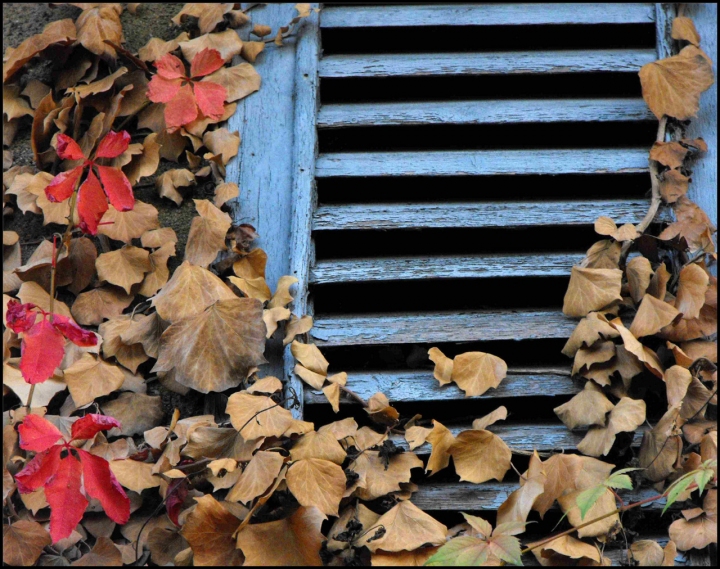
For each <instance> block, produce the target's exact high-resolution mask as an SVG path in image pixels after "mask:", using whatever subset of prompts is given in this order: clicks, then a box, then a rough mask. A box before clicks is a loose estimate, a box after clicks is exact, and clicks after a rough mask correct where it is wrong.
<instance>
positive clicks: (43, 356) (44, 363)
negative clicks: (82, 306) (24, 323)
mask: <svg viewBox="0 0 720 569" xmlns="http://www.w3.org/2000/svg"><path fill="white" fill-rule="evenodd" d="M64 355H65V340H64V338H63V335H62V334H61V333H60V332H58V330H57V329H56V328H55V327H54V326H53V325H52V324H51V323H50V322H49V321H48V320H45V319H43V320H41V321H40V322H38V323H37V324H35V325H34V326H33V327H32V328H30V329H29V330H28V331H27V332H25V335H24V336H23V341H22V345H21V346H20V371H21V372H22V375H23V378H25V381H27V382H28V383H42V382H43V381H45V380H46V379H47V378H48V377H50V376H51V375H52V374H53V372H54V371H55V368H56V367H57V366H59V365H60V362H61V361H62V359H63V356H64Z"/></svg>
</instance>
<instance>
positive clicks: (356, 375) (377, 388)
mask: <svg viewBox="0 0 720 569" xmlns="http://www.w3.org/2000/svg"><path fill="white" fill-rule="evenodd" d="M348 385H349V386H352V387H351V389H352V390H353V392H355V393H357V394H358V395H359V396H360V397H362V398H364V399H365V400H367V399H369V398H370V397H372V396H373V395H374V394H375V393H377V392H382V393H384V394H385V395H387V396H388V398H389V399H390V401H392V402H393V403H403V402H413V401H452V400H457V399H465V393H464V392H463V391H462V390H461V389H460V388H459V387H458V386H457V385H455V384H454V383H453V384H449V385H443V386H442V387H441V386H440V385H439V384H438V381H437V380H436V379H435V378H434V377H433V373H432V371H430V370H426V371H386V370H382V371H365V372H348ZM581 389H582V387H581V385H580V384H579V383H577V382H574V381H572V380H571V379H570V369H569V368H568V370H567V373H565V374H563V375H561V374H559V373H557V372H556V371H543V370H542V368H538V369H536V370H535V371H534V372H530V371H525V372H523V373H519V372H518V371H517V370H515V371H514V370H512V369H510V370H509V371H508V375H507V376H506V377H505V379H503V380H502V382H501V383H500V385H499V386H498V387H497V389H490V390H489V391H487V392H485V393H484V394H483V395H480V396H474V397H469V398H468V399H498V398H516V397H537V396H543V395H544V396H553V397H554V396H557V395H561V396H562V395H575V394H576V393H579V392H580V390H581ZM305 403H306V404H308V405H313V404H323V403H327V398H326V397H325V395H324V394H323V393H322V392H321V391H314V390H312V389H310V388H306V389H305Z"/></svg>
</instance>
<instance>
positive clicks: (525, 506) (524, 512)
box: [497, 452, 546, 535]
mask: <svg viewBox="0 0 720 569" xmlns="http://www.w3.org/2000/svg"><path fill="white" fill-rule="evenodd" d="M523 476H524V484H523V485H522V486H520V488H518V489H517V490H515V491H514V492H513V493H512V494H510V495H509V496H508V498H507V500H505V502H503V503H502V505H501V506H500V508H498V512H497V525H498V526H499V525H502V524H505V523H510V522H521V523H525V522H526V521H527V517H528V515H529V514H530V510H531V509H532V506H533V503H534V502H535V499H536V498H537V497H538V496H540V494H542V493H543V491H544V489H545V479H546V475H545V470H544V469H543V464H542V460H540V457H539V456H538V454H537V452H535V453H533V455H532V456H531V457H530V463H529V466H528V469H527V472H525V474H524V475H523ZM522 531H523V530H522V529H521V528H518V529H516V530H512V531H510V532H508V533H510V534H511V535H517V534H518V533H522Z"/></svg>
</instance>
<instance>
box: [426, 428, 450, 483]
mask: <svg viewBox="0 0 720 569" xmlns="http://www.w3.org/2000/svg"><path fill="white" fill-rule="evenodd" d="M426 440H427V442H429V443H430V444H431V445H432V452H431V453H430V458H429V459H428V463H427V467H426V468H425V472H426V473H428V472H429V473H430V475H433V474H435V473H436V472H439V471H440V470H442V469H443V468H447V467H448V465H449V464H450V448H451V447H452V446H453V444H455V436H454V435H453V434H452V433H451V432H450V429H448V428H447V427H446V426H445V425H442V424H441V423H439V422H438V421H436V420H434V419H433V428H432V431H431V432H430V433H428V435H427V437H426Z"/></svg>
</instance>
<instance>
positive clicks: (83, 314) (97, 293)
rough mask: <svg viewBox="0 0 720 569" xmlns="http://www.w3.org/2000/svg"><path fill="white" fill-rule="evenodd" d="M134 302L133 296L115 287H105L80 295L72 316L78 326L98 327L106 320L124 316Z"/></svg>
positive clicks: (73, 307) (74, 305) (76, 300)
mask: <svg viewBox="0 0 720 569" xmlns="http://www.w3.org/2000/svg"><path fill="white" fill-rule="evenodd" d="M132 300H133V295H129V294H125V292H124V291H123V290H122V289H121V288H119V287H115V286H109V285H108V286H103V287H99V288H94V289H92V290H89V291H87V292H83V293H80V294H79V295H78V297H77V298H76V299H75V303H74V304H73V306H72V315H73V317H74V318H75V320H76V321H77V323H78V324H82V325H83V326H98V325H99V324H100V323H101V322H102V321H103V319H105V318H114V317H116V316H119V315H120V314H122V311H123V310H125V309H126V308H127V307H128V306H130V303H131V302H132Z"/></svg>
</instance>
